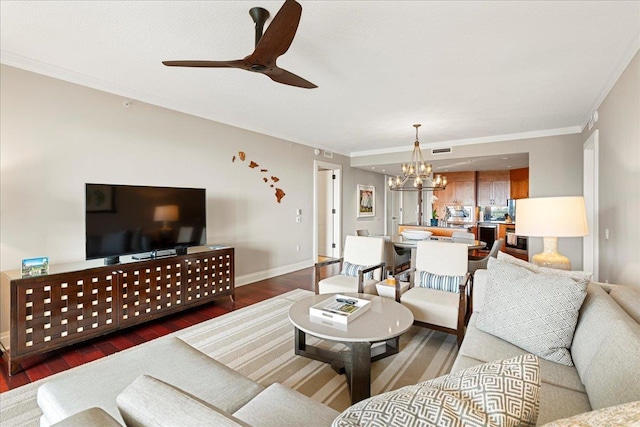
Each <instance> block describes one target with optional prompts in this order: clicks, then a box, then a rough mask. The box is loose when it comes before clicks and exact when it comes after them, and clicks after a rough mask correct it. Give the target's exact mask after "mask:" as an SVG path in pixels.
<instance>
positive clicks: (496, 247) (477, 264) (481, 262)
mask: <svg viewBox="0 0 640 427" xmlns="http://www.w3.org/2000/svg"><path fill="white" fill-rule="evenodd" d="M503 244H504V239H498V240H495V241H494V242H493V246H491V250H490V251H489V254H488V255H486V256H481V257H478V256H473V255H469V268H468V271H469V274H471V276H472V279H471V280H473V274H474V273H475V272H476V270H479V269H486V268H487V264H488V263H489V258H491V257H493V258H497V257H498V252H500V249H501V248H502V245H503Z"/></svg>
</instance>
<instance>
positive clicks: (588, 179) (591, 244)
mask: <svg viewBox="0 0 640 427" xmlns="http://www.w3.org/2000/svg"><path fill="white" fill-rule="evenodd" d="M599 137H600V135H599V130H598V129H596V130H595V131H593V133H592V134H591V136H590V137H589V138H588V139H587V140H586V141H585V142H584V144H583V167H582V170H583V172H582V173H583V179H582V194H583V195H584V204H585V208H586V211H587V224H589V234H588V235H586V236H585V237H584V238H583V241H582V269H583V270H584V271H592V272H593V280H594V281H598V267H599V266H598V259H599V236H600V231H599V224H598V212H599V195H598V183H599V182H600V180H599V176H598V175H599V167H598V163H599V159H600V154H599V144H600V142H599Z"/></svg>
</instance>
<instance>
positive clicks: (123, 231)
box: [85, 184, 207, 259]
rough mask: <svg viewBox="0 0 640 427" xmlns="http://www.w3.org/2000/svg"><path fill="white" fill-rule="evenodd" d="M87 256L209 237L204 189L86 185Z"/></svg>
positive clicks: (139, 250)
mask: <svg viewBox="0 0 640 427" xmlns="http://www.w3.org/2000/svg"><path fill="white" fill-rule="evenodd" d="M85 218H86V219H85V233H86V258H87V259H95V258H105V257H113V256H119V255H127V254H136V253H144V252H152V251H162V250H167V249H174V248H178V247H187V246H196V245H201V244H205V242H206V237H205V236H206V233H205V227H206V218H207V215H206V194H205V189H204V188H173V187H146V186H132V185H111V184H86V185H85Z"/></svg>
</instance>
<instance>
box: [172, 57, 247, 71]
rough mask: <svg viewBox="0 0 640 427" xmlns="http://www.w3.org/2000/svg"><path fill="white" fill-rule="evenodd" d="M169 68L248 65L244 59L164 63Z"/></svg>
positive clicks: (240, 66)
mask: <svg viewBox="0 0 640 427" xmlns="http://www.w3.org/2000/svg"><path fill="white" fill-rule="evenodd" d="M162 63H163V64H164V65H166V66H167V67H204V68H242V69H247V68H248V65H247V63H246V62H245V61H243V60H242V59H237V60H233V61H162Z"/></svg>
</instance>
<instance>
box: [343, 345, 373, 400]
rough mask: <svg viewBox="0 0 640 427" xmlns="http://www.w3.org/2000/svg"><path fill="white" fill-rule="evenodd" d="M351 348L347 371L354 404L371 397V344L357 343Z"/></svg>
mask: <svg viewBox="0 0 640 427" xmlns="http://www.w3.org/2000/svg"><path fill="white" fill-rule="evenodd" d="M350 347H351V360H350V361H349V363H348V366H346V371H347V381H348V382H349V386H350V388H351V403H352V404H353V403H357V402H360V401H361V400H364V399H367V398H369V397H371V343H368V342H356V343H352V344H351V345H350Z"/></svg>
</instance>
